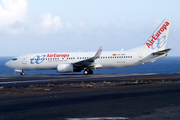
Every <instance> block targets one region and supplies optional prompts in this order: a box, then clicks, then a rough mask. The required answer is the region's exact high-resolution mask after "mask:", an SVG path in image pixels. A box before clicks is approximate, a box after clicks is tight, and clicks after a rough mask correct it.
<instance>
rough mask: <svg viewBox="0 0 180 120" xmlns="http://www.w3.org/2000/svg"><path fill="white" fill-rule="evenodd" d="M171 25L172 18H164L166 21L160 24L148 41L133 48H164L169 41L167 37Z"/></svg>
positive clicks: (159, 49) (157, 49) (155, 49)
mask: <svg viewBox="0 0 180 120" xmlns="http://www.w3.org/2000/svg"><path fill="white" fill-rule="evenodd" d="M170 25H171V19H164V21H163V22H162V23H161V24H160V25H159V27H158V28H157V29H156V30H155V32H154V33H153V34H152V35H151V36H150V37H149V39H148V40H147V41H146V43H145V44H144V45H143V46H141V47H138V48H135V49H131V50H142V49H143V50H152V51H154V52H155V51H161V50H164V49H165V47H166V43H167V38H168V34H169V29H170Z"/></svg>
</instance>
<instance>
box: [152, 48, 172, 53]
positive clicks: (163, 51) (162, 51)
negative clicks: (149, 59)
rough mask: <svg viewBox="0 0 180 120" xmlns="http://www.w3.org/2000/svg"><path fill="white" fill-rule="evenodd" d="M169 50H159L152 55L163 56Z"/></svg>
mask: <svg viewBox="0 0 180 120" xmlns="http://www.w3.org/2000/svg"><path fill="white" fill-rule="evenodd" d="M170 50H171V49H170V48H169V49H165V50H161V51H158V52H154V53H152V54H153V55H163V54H166V53H168V52H169V51H170Z"/></svg>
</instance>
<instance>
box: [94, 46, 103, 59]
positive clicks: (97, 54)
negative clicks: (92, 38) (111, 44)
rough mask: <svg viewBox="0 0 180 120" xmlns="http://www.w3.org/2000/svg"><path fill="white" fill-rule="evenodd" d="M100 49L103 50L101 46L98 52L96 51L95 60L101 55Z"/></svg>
mask: <svg viewBox="0 0 180 120" xmlns="http://www.w3.org/2000/svg"><path fill="white" fill-rule="evenodd" d="M102 49H103V46H101V47H100V48H99V50H98V51H97V53H96V54H95V56H94V57H95V58H99V56H100V55H101V52H102Z"/></svg>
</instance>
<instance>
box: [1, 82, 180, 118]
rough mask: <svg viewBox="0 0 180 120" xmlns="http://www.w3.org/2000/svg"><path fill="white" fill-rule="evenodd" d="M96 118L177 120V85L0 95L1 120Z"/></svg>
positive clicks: (179, 88) (179, 110) (179, 105)
mask: <svg viewBox="0 0 180 120" xmlns="http://www.w3.org/2000/svg"><path fill="white" fill-rule="evenodd" d="M97 117H126V118H129V119H135V120H179V119H180V84H179V83H174V84H173V83H171V84H145V85H132V86H119V87H105V88H88V89H80V90H73V91H56V92H55V91H53V92H51V91H50V92H29V93H16V94H14V93H13V94H12V93H7V94H0V120H40V119H43V120H44V119H48V120H64V119H65V118H97Z"/></svg>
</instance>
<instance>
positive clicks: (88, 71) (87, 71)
mask: <svg viewBox="0 0 180 120" xmlns="http://www.w3.org/2000/svg"><path fill="white" fill-rule="evenodd" d="M84 74H85V75H88V74H93V71H92V70H90V69H85V70H84Z"/></svg>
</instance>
